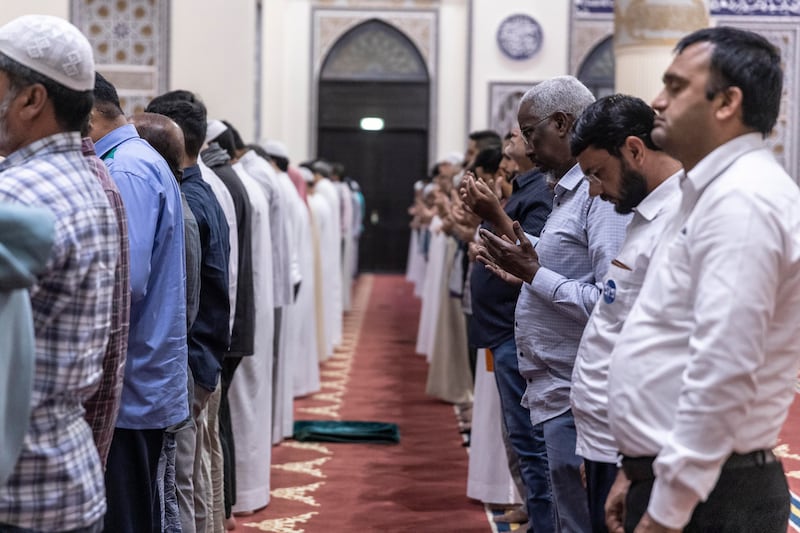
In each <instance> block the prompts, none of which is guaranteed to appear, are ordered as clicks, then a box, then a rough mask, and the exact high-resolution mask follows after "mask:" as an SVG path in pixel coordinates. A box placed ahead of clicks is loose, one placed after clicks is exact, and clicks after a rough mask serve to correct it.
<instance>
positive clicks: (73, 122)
mask: <svg viewBox="0 0 800 533" xmlns="http://www.w3.org/2000/svg"><path fill="white" fill-rule="evenodd" d="M0 71H3V72H5V73H6V76H7V77H8V93H9V94H13V95H16V94H17V93H18V92H19V91H20V90H22V89H24V88H25V87H28V86H30V85H33V84H35V83H38V84H40V85H43V86H44V88H45V90H46V91H47V97H48V98H49V99H50V100H51V101H52V102H53V112H54V113H55V116H56V122H58V125H59V126H60V127H61V128H63V129H64V130H66V131H81V130H82V129H83V128H84V127H85V125H86V123H87V122H88V120H89V113H91V111H92V105H93V104H94V94H93V93H92V91H75V90H73V89H69V88H67V87H64V86H63V85H61V84H60V83H57V82H55V81H53V80H51V79H50V78H48V77H46V76H44V75H42V74H39V73H38V72H36V71H34V70H31V69H29V68H28V67H26V66H25V65H23V64H21V63H18V62H17V61H14V60H13V59H11V58H10V57H8V56H7V55H5V54H3V53H1V52H0Z"/></svg>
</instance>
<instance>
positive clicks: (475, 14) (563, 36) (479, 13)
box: [470, 0, 570, 130]
mask: <svg viewBox="0 0 800 533" xmlns="http://www.w3.org/2000/svg"><path fill="white" fill-rule="evenodd" d="M472 10H473V11H472V34H473V35H472V37H473V45H472V46H473V48H472V97H471V107H470V111H471V113H470V130H477V129H483V128H485V127H487V125H488V105H489V92H488V90H489V82H491V81H497V82H530V81H541V80H543V79H547V78H550V77H553V76H560V75H563V74H566V73H567V68H568V64H567V62H568V60H567V53H568V44H567V43H568V40H567V36H568V35H569V15H570V3H569V2H567V1H563V0H559V1H550V2H520V1H519V0H493V1H481V0H473V5H472ZM517 13H524V14H527V15H529V16H531V17H533V18H534V19H536V21H537V22H538V23H539V25H540V26H541V27H542V48H541V50H539V53H538V54H536V55H535V56H534V57H532V58H530V59H526V60H522V61H516V60H513V59H509V58H508V57H506V56H505V55H503V53H502V52H501V51H500V48H499V47H498V46H497V28H498V27H499V26H500V23H501V22H502V21H503V19H504V18H505V17H507V16H509V15H514V14H517Z"/></svg>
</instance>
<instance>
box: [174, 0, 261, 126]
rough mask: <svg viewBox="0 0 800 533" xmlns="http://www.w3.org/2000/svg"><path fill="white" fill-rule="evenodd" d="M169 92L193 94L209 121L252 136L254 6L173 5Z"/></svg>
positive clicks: (185, 1)
mask: <svg viewBox="0 0 800 533" xmlns="http://www.w3.org/2000/svg"><path fill="white" fill-rule="evenodd" d="M171 10H172V12H171V23H172V24H171V28H172V31H171V39H170V46H171V54H170V88H171V89H188V90H191V91H194V92H196V93H198V94H199V95H200V96H201V97H202V98H203V100H204V101H205V103H206V106H207V107H208V116H209V118H217V119H225V120H228V121H229V122H231V123H232V124H233V125H234V126H236V128H237V129H238V130H239V131H240V132H241V134H242V137H244V138H245V140H248V139H250V138H251V137H252V135H253V130H254V118H253V103H254V98H255V94H254V93H255V60H254V57H255V49H254V46H255V44H254V43H255V2H244V1H236V2H220V1H218V0H173V1H172V5H171Z"/></svg>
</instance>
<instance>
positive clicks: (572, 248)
mask: <svg viewBox="0 0 800 533" xmlns="http://www.w3.org/2000/svg"><path fill="white" fill-rule="evenodd" d="M629 219H630V217H629V216H623V215H620V214H618V213H617V212H616V211H614V205H613V204H612V203H610V202H605V201H602V200H600V198H592V197H591V196H589V184H588V182H586V181H585V180H584V179H583V173H582V172H581V169H580V167H579V166H578V165H575V166H574V167H572V168H571V169H570V170H569V172H567V173H566V174H565V175H564V176H563V177H562V178H561V180H559V182H558V184H557V185H556V188H555V196H554V198H553V211H552V212H551V213H550V217H549V218H548V219H547V223H546V224H545V226H544V229H542V233H541V235H540V238H539V242H538V244H537V245H536V252H537V253H538V254H539V263H540V264H541V268H540V269H539V270H538V272H537V273H536V275H535V276H534V278H533V280H532V281H531V283H525V284H523V286H522V290H521V292H520V296H519V300H518V301H517V308H516V312H515V316H514V319H515V322H514V326H515V327H514V335H515V337H516V342H517V349H518V353H517V360H518V364H519V372H520V374H522V377H524V378H525V380H526V382H527V387H526V390H525V395H524V396H523V397H522V405H523V406H525V407H527V408H528V409H529V410H530V412H531V422H532V423H533V424H539V423H541V422H544V421H546V420H549V419H551V418H553V417H556V416H558V415H560V414H562V413H564V412H566V411H567V410H568V409H569V407H570V403H569V395H570V386H571V381H572V367H573V365H574V363H575V356H576V354H577V353H578V345H579V344H580V340H581V335H582V334H583V329H584V327H585V326H586V322H587V321H588V319H589V315H590V314H591V312H592V309H594V306H595V303H596V302H597V299H598V298H599V297H600V294H601V286H600V282H601V280H602V279H603V276H604V275H605V273H606V271H607V270H608V267H609V265H610V264H611V261H612V260H613V259H614V257H615V255H616V253H617V251H618V250H619V248H620V246H621V245H622V241H623V239H624V238H625V227H626V226H627V224H628V220H629Z"/></svg>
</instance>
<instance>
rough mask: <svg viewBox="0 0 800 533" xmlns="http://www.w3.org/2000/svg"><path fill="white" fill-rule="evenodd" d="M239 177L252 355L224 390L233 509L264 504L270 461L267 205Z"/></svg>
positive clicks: (270, 315)
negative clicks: (247, 217)
mask: <svg viewBox="0 0 800 533" xmlns="http://www.w3.org/2000/svg"><path fill="white" fill-rule="evenodd" d="M239 178H240V180H241V182H242V184H243V185H244V187H245V189H246V191H247V195H248V198H249V200H250V208H251V211H252V214H251V220H252V252H253V291H254V293H255V298H254V300H255V313H256V316H255V340H254V343H253V345H254V347H255V353H254V354H253V355H251V356H248V357H243V358H242V362H241V364H240V365H239V368H237V370H236V373H235V374H234V376H233V381H232V382H231V388H230V391H229V392H228V401H229V403H230V409H231V423H232V426H233V434H234V435H235V438H234V443H235V451H236V505H235V506H234V507H233V510H234V511H236V512H240V511H241V512H245V511H253V510H256V509H260V508H262V507H264V506H265V505H267V504H268V503H269V497H270V496H269V486H270V462H271V459H272V441H271V428H272V364H273V363H272V355H273V354H272V343H273V333H274V332H273V330H274V326H275V323H274V300H273V294H272V287H273V282H272V248H273V247H272V242H271V238H270V235H271V233H270V224H269V204H268V203H267V199H266V197H265V196H264V193H263V191H262V190H261V187H259V185H258V183H257V182H256V181H255V180H253V179H252V178H251V177H250V176H249V175H248V174H246V173H241V174H239Z"/></svg>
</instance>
